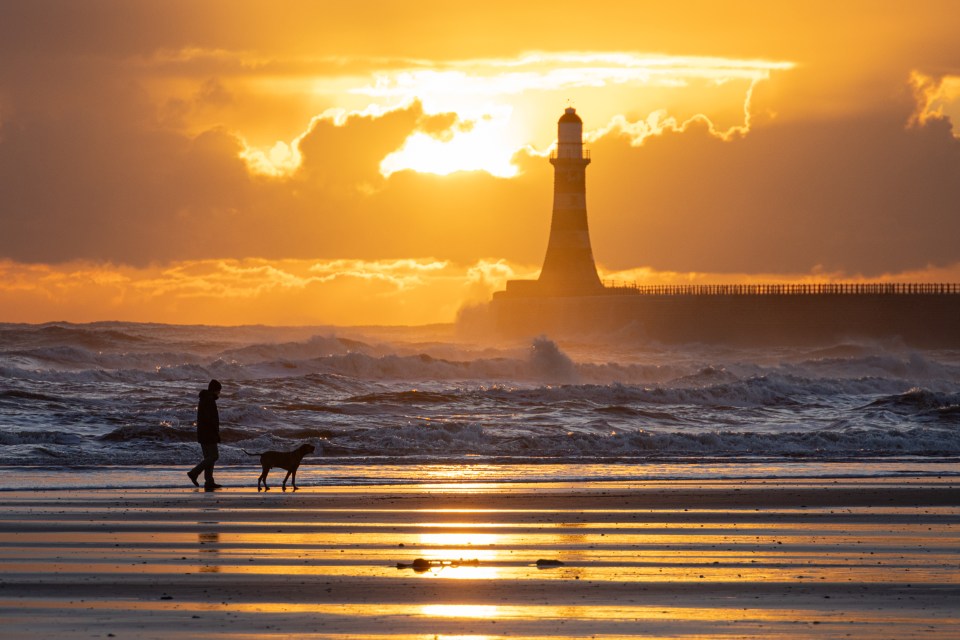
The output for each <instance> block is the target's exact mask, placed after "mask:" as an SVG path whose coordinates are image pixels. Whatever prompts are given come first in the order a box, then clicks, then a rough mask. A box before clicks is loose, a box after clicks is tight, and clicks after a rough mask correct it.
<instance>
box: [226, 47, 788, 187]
mask: <svg viewBox="0 0 960 640" xmlns="http://www.w3.org/2000/svg"><path fill="white" fill-rule="evenodd" d="M793 67H794V64H793V63H791V62H784V61H766V60H756V59H751V60H737V59H727V58H718V57H692V56H667V55H649V54H637V53H607V52H566V53H532V54H525V55H522V56H518V57H517V58H513V59H475V60H460V61H454V62H446V63H428V62H425V61H419V62H415V63H414V62H411V64H410V65H409V66H407V67H405V68H394V69H389V70H381V71H375V72H372V73H371V74H370V76H369V77H368V80H367V81H366V82H365V83H362V84H360V85H358V86H352V87H347V86H346V85H344V84H343V78H341V77H336V78H330V85H329V87H327V86H326V85H325V84H324V83H325V79H324V78H314V79H312V80H311V83H312V91H313V92H314V93H324V94H325V95H327V96H328V98H330V99H332V100H333V101H334V102H336V103H337V104H336V105H335V106H334V107H332V108H331V109H328V110H327V112H325V114H323V115H322V116H321V117H325V118H330V117H331V116H332V115H333V114H336V122H337V123H338V124H340V123H342V122H343V121H344V119H345V117H346V116H347V115H350V114H358V113H360V114H364V115H376V114H378V113H379V114H382V113H386V112H389V111H391V110H393V109H398V108H402V107H404V106H405V105H409V104H412V103H419V104H420V105H422V108H423V113H424V115H425V116H428V117H429V116H433V115H437V114H445V113H453V114H456V115H457V117H458V118H459V119H460V121H461V122H469V123H471V125H472V126H471V127H470V128H460V129H457V130H452V131H450V132H449V135H447V136H443V137H441V136H435V135H430V134H427V133H426V132H422V131H415V132H413V133H411V134H410V135H409V137H408V138H407V139H406V140H405V141H404V143H403V144H402V145H401V146H400V147H399V148H397V149H395V150H394V151H392V152H391V153H389V154H388V155H387V156H386V157H384V158H383V159H382V161H381V163H380V173H381V175H382V176H384V177H389V176H390V175H391V174H393V173H395V172H397V171H402V170H413V171H418V172H421V173H433V174H437V175H448V174H450V173H453V172H456V171H486V172H487V173H490V174H491V175H494V176H497V177H504V178H507V177H513V176H515V175H516V174H517V172H518V168H517V167H516V165H514V164H513V162H512V158H513V156H514V154H516V153H517V151H519V150H521V149H524V148H532V149H536V150H539V152H540V153H545V152H546V151H547V150H549V148H550V146H551V145H552V144H553V142H554V140H553V138H554V135H555V123H556V114H558V113H560V111H561V109H562V108H563V107H564V106H565V105H567V104H574V106H576V107H578V108H579V109H581V111H582V112H584V113H589V120H588V123H587V133H588V136H591V135H592V136H593V137H596V136H597V135H600V134H603V133H607V132H610V131H611V130H613V129H619V130H620V131H623V132H625V133H628V135H630V136H631V137H632V138H633V139H634V141H635V144H639V143H640V142H642V139H643V138H644V137H646V136H647V135H655V134H658V133H660V132H661V131H662V130H663V128H664V127H666V128H671V129H673V130H683V128H684V127H685V125H686V123H688V122H693V121H700V122H706V123H707V124H708V128H709V130H710V131H711V132H714V134H715V135H717V137H720V138H722V139H726V138H727V137H729V135H730V134H731V132H737V133H746V132H747V131H748V130H749V128H750V113H749V106H750V95H751V92H752V91H753V88H754V87H755V86H756V84H757V83H760V82H763V81H765V80H767V79H769V78H770V76H771V74H772V73H775V72H780V71H787V70H789V69H792V68H793ZM354 78H356V76H354ZM358 97H362V98H366V99H367V100H368V101H369V103H368V104H367V105H366V106H365V107H364V108H362V109H356V108H355V107H356V104H357V99H358ZM651 123H653V126H651ZM301 137H302V136H301ZM243 158H244V159H245V160H246V162H247V164H248V166H249V167H250V169H251V170H252V171H254V172H256V173H260V174H264V175H273V176H282V175H288V174H291V173H293V172H294V171H296V169H297V168H298V166H299V155H298V153H297V140H296V139H295V140H293V141H290V142H277V143H275V144H274V145H272V147H270V148H258V147H250V146H248V148H247V150H246V151H245V152H244V154H243Z"/></svg>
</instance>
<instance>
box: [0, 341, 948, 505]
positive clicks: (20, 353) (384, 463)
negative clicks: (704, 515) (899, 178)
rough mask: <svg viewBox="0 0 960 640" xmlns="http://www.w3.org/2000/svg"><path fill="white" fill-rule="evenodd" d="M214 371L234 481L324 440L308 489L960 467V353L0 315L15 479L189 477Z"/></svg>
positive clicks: (22, 483)
mask: <svg viewBox="0 0 960 640" xmlns="http://www.w3.org/2000/svg"><path fill="white" fill-rule="evenodd" d="M211 379H217V380H219V381H220V382H221V383H222V384H223V391H222V393H221V396H220V399H219V401H218V404H219V410H220V416H221V439H222V442H221V445H220V460H219V462H218V467H217V480H218V482H221V483H223V484H225V485H226V486H227V487H247V486H249V487H251V488H252V487H253V486H254V485H255V483H256V476H257V475H258V471H259V470H258V468H257V458H256V457H255V456H252V455H249V454H257V453H260V452H263V451H267V450H290V449H294V448H296V447H297V446H298V445H299V444H301V443H303V442H309V443H312V444H314V445H315V446H316V453H315V454H313V455H312V456H309V457H308V458H306V459H305V461H304V466H303V467H301V469H300V472H299V475H298V484H300V486H301V487H302V488H304V487H310V486H326V485H365V484H371V485H373V484H378V485H379V484H404V483H436V484H449V485H460V486H468V485H470V484H475V483H513V482H569V483H576V482H602V481H610V482H615V481H624V480H629V481H648V480H649V481H654V480H656V481H663V480H678V481H680V480H684V481H686V480H704V481H709V480H714V479H730V478H745V479H757V478H761V479H765V478H770V479H777V478H824V477H876V478H887V479H889V478H896V477H898V476H911V477H914V476H931V477H944V476H956V475H958V474H960V351H958V350H920V349H914V348H910V347H908V346H906V345H904V344H903V343H902V342H900V341H898V340H896V339H891V340H889V341H865V340H847V341H842V342H838V343H835V344H823V345H816V346H803V347H798V346H790V347H786V346H785V347H778V348H771V347H743V346H730V345H705V344H684V345H672V344H660V343H656V342H650V341H648V340H645V339H643V338H642V336H633V335H630V334H618V335H603V336H587V337H583V338H582V339H566V340H556V339H553V338H551V337H550V336H539V337H532V338H530V339H527V340H515V341H496V340H493V339H490V338H477V337H471V336H467V335H462V334H461V333H459V332H458V330H457V327H456V326H455V325H435V326H426V327H268V326H240V327H218V326H182V325H166V324H139V323H125V322H98V323H91V324H71V323H65V322H56V323H46V324H0V490H4V491H10V490H22V489H25V488H30V489H63V488H100V487H118V488H124V487H131V488H177V487H182V488H187V487H188V486H189V481H188V480H187V478H186V475H185V472H186V471H187V470H188V469H189V468H191V467H192V466H193V465H194V464H196V463H197V462H198V461H199V458H200V450H199V445H198V444H197V443H196V427H195V420H196V405H197V397H198V393H199V391H200V390H201V389H204V388H206V386H207V383H208V382H209V381H210V380H211ZM273 473H274V474H275V475H274V476H272V478H273V482H274V483H279V482H280V481H282V473H283V472H282V471H280V470H275V471H274V472H273Z"/></svg>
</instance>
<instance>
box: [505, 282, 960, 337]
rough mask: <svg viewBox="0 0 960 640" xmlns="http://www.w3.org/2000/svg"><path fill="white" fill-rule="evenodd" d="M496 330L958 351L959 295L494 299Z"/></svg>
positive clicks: (513, 333) (525, 333)
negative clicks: (876, 342)
mask: <svg viewBox="0 0 960 640" xmlns="http://www.w3.org/2000/svg"><path fill="white" fill-rule="evenodd" d="M491 305H492V311H493V314H494V322H495V324H496V327H497V329H498V331H499V332H500V333H502V334H505V335H510V336H517V337H520V336H534V335H539V334H547V335H551V336H558V337H559V336H574V335H591V334H599V333H611V332H622V331H624V330H629V331H630V333H631V335H633V334H638V335H640V336H641V337H646V338H649V339H651V340H657V341H661V342H704V343H732V344H757V345H776V344H784V345H788V344H821V343H833V342H837V341H843V340H846V339H850V340H853V339H857V338H882V339H891V338H899V339H901V340H902V341H903V342H905V343H906V344H908V345H911V346H917V347H952V348H960V295H958V294H926V293H917V294H913V293H887V294H875V293H859V294H856V293H854V294H847V293H822V294H817V293H797V294H789V293H786V294H777V295H769V294H753V293H747V294H717V293H713V294H709V295H697V294H686V295H684V294H675V293H669V294H663V295H658V294H651V293H646V294H636V293H635V294H633V295H630V294H628V293H627V292H621V294H620V295H616V294H612V293H611V292H609V290H608V293H607V294H606V295H599V296H579V297H575V296H570V297H520V296H515V297H511V296H504V295H498V296H495V297H494V300H493V302H492V303H491Z"/></svg>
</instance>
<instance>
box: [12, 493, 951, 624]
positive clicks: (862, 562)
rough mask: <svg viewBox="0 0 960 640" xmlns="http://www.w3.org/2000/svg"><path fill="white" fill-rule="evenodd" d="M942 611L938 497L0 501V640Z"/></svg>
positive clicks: (945, 509) (899, 618) (850, 617)
mask: <svg viewBox="0 0 960 640" xmlns="http://www.w3.org/2000/svg"><path fill="white" fill-rule="evenodd" d="M417 558H423V559H425V560H428V561H430V567H429V568H428V570H426V571H422V572H417V571H414V570H413V569H411V568H397V564H398V563H401V564H410V563H412V562H413V561H414V560H415V559H417ZM537 560H556V561H560V562H562V564H561V565H559V566H552V567H538V566H537V564H536V562H537ZM958 602H960V487H958V485H957V484H956V483H955V480H950V479H947V480H938V479H936V478H925V479H920V478H897V479H895V480H885V481H878V480H851V479H838V480H827V481H803V480H791V481H784V482H762V481H717V482H671V483H666V482H664V483H656V482H647V483H623V482H620V483H591V484H574V485H569V484H542V485H532V484H512V485H482V484H477V485H420V486H405V487H357V488H344V487H328V488H320V487H305V488H304V489H302V490H301V491H299V492H297V493H295V494H294V493H281V492H280V491H276V490H274V491H271V492H270V493H267V494H257V493H256V491H254V490H252V489H251V488H249V487H243V488H239V487H237V488H227V489H225V490H222V491H217V492H214V493H203V492H199V491H194V490H191V489H186V488H185V489H183V490H182V491H180V492H170V491H168V490H164V491H159V490H141V489H138V490H117V489H111V490H100V491H89V490H85V491H36V492H0V621H2V625H3V627H2V635H4V637H11V638H50V637H58V638H91V637H101V638H104V637H116V638H133V637H136V638H153V637H157V638H197V637H231V638H235V637H244V638H266V637H284V636H287V637H318V638H320V637H334V638H348V637H349V638H360V637H363V638H395V639H396V638H412V637H418V638H419V637H423V638H434V637H440V638H444V637H475V638H498V637H518V636H519V637H536V638H556V637H564V638H581V637H590V636H594V635H595V636H597V637H603V636H607V637H630V636H638V637H639V636H643V637H651V636H653V637H656V636H671V637H712V636H717V637H720V636H724V637H743V636H754V637H764V638H775V637H838V638H842V637H852V638H911V637H924V638H931V637H940V638H956V637H960V606H958V605H957V603H958ZM111 634H112V635H111Z"/></svg>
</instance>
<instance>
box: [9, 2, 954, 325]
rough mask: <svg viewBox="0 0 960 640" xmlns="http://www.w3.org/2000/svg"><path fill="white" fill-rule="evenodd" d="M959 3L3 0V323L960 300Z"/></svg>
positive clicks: (435, 317)
mask: <svg viewBox="0 0 960 640" xmlns="http://www.w3.org/2000/svg"><path fill="white" fill-rule="evenodd" d="M957 24H960V5H958V4H957V3H956V2H954V1H953V0H950V1H928V2H916V3H910V4H906V3H901V2H883V1H879V0H874V1H870V2H860V1H846V2H817V1H804V2H792V1H788V2H776V3H773V2H724V3H717V2H673V3H663V2H634V3H622V2H603V1H599V2H591V3H583V2H559V1H552V2H523V3H518V2H497V1H496V0H491V1H488V2H484V3H482V4H476V3H455V2H416V3H398V2H363V1H357V2H351V3H334V2H292V1H285V2H279V3H267V2H242V1H241V2H238V1H235V0H230V1H226V0H224V1H222V2H202V1H201V2H192V1H191V2H187V1H182V2H181V1H171V0H162V1H159V0H158V1H147V0H138V1H137V2H128V1H125V0H116V1H96V0H94V1H89V2H73V1H70V0H61V1H44V0H41V1H37V2H6V3H2V4H0V321H18V322H20V321H22V322H39V321H47V320H73V321H89V320H108V319H118V320H136V321H157V322H177V323H209V324H241V323H254V322H255V323H268V324H327V323H330V324H398V323H403V324H410V323H413V324H421V323H431V322H449V321H451V320H453V318H454V317H455V315H456V312H457V310H458V309H459V308H460V307H461V306H462V305H464V304H467V303H473V302H480V301H484V300H487V299H489V297H490V294H491V292H492V291H494V290H497V289H499V288H502V286H503V283H504V281H505V280H506V279H507V278H513V277H535V276H536V274H537V271H538V269H539V266H540V264H541V261H542V259H543V254H544V251H545V249H546V240H547V235H548V231H549V224H550V210H551V204H552V174H551V171H552V168H551V167H550V165H549V163H548V162H547V161H546V159H545V156H546V155H547V154H548V153H549V151H550V147H551V145H552V144H553V142H554V136H555V134H556V121H557V118H558V117H559V116H560V115H561V114H562V113H563V109H564V108H565V107H567V106H570V105H572V106H574V107H576V109H577V111H578V113H579V114H580V115H581V117H582V118H583V120H584V131H585V136H586V138H587V142H588V146H589V147H590V149H591V153H592V158H593V162H592V164H591V166H590V168H589V169H588V172H587V204H588V211H589V216H590V230H591V236H592V240H593V251H594V256H595V257H596V259H597V263H598V266H599V268H600V270H601V274H602V276H603V277H606V278H615V279H620V280H638V281H640V282H645V283H646V282H649V283H660V282H769V281H777V282H780V281H798V280H802V281H828V280H874V279H883V280H899V281H905V280H912V281H942V280H953V281H956V280H960V246H958V243H957V241H956V238H958V237H960V128H958V126H956V125H954V123H955V122H957V121H958V119H960V40H958V39H957V37H956V28H955V27H956V25H957Z"/></svg>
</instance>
